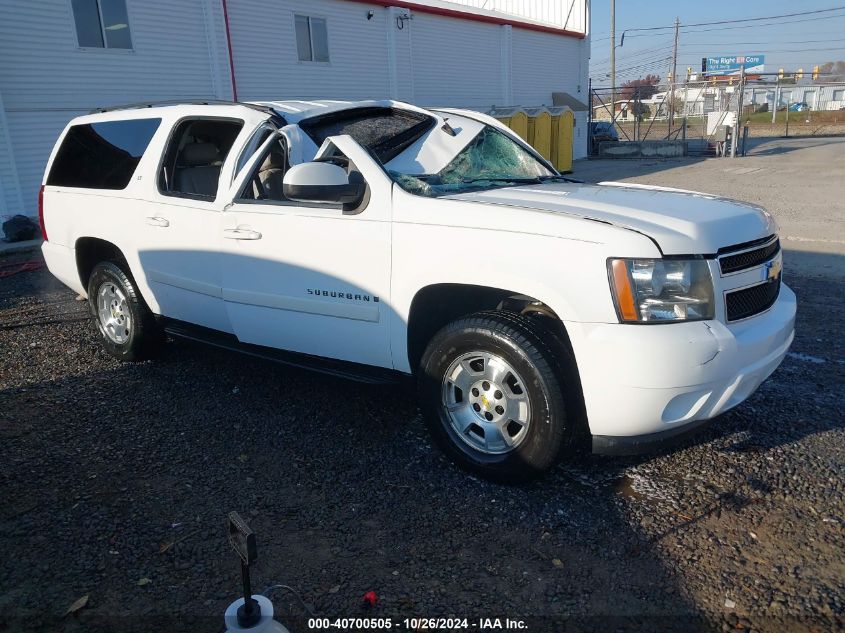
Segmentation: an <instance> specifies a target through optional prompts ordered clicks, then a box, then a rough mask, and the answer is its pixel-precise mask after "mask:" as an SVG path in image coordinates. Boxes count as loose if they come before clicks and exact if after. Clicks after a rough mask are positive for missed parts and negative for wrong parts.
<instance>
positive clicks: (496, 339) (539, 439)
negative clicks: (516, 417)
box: [417, 311, 577, 484]
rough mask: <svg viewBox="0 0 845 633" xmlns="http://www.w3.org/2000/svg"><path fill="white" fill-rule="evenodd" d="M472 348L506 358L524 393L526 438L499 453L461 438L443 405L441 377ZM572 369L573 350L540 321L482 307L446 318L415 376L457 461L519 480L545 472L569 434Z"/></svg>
mask: <svg viewBox="0 0 845 633" xmlns="http://www.w3.org/2000/svg"><path fill="white" fill-rule="evenodd" d="M477 351H481V352H486V353H490V354H495V355H496V356H498V357H499V358H501V359H503V360H504V361H506V362H507V363H508V364H510V366H511V367H512V368H513V369H514V370H515V371H516V372H517V373H518V374H519V375H520V377H521V378H522V383H524V386H525V389H524V392H525V393H526V394H527V396H528V398H529V402H530V415H529V416H528V425H527V428H526V430H525V434H524V437H523V438H522V440H521V441H520V443H519V444H517V445H516V446H515V447H514V448H512V449H509V451H508V452H505V453H503V454H490V453H489V452H485V451H484V450H478V449H477V448H476V447H475V446H473V445H471V443H470V442H467V441H466V440H464V439H463V438H462V437H461V436H460V435H459V433H458V431H457V430H456V429H455V428H453V424H452V422H451V419H450V417H449V414H448V412H447V411H446V403H445V396H444V393H446V391H445V389H446V388H445V387H444V376H445V375H446V373H447V371H448V370H449V368H450V366H451V365H452V363H453V362H455V361H456V360H457V359H459V358H461V357H462V356H463V355H465V354H469V353H471V352H477ZM573 371H574V372H575V374H574V375H575V376H577V369H576V368H575V364H574V360H573V359H572V355H571V353H570V352H568V349H562V348H560V346H559V345H558V339H557V338H556V337H554V336H551V335H550V332H548V331H547V330H546V329H545V328H544V327H543V326H542V324H541V323H540V322H539V321H538V320H535V319H531V318H528V317H526V316H522V315H519V314H515V313H513V312H505V311H492V312H480V313H477V314H474V315H470V316H467V317H465V318H461V319H458V320H456V321H453V322H452V323H449V324H448V325H446V326H445V327H444V328H443V329H442V330H440V331H439V332H438V333H437V334H436V335H435V336H434V337H433V338H432V340H431V342H430V343H429V345H428V347H427V348H426V350H425V353H424V354H423V356H422V359H421V361H420V367H419V372H418V377H417V379H418V388H419V396H420V406H421V409H422V412H423V417H424V418H425V420H426V423H427V425H428V427H429V430H430V431H431V434H432V436H433V438H434V440H435V442H436V443H437V445H438V446H439V447H440V448H441V449H442V450H443V452H444V453H446V454H447V455H448V456H449V457H450V458H451V459H452V460H453V461H454V462H455V463H457V464H458V465H459V466H461V467H462V468H464V469H466V470H468V471H470V472H472V473H475V474H478V475H480V476H482V477H484V478H486V479H490V480H493V481H496V482H499V483H514V484H515V483H522V482H525V481H529V480H531V479H534V478H537V477H538V476H541V475H542V474H544V473H545V472H547V471H548V470H549V469H550V468H551V467H552V466H553V465H554V464H555V462H556V461H557V459H558V456H559V455H560V453H561V450H562V449H563V448H564V446H566V445H567V444H568V443H569V440H570V438H571V437H572V428H571V426H570V422H569V418H568V416H567V407H566V398H565V392H566V393H567V394H569V395H571V396H572V397H577V393H576V392H573V391H571V390H570V389H569V388H568V387H567V385H566V378H567V376H569V377H571V376H572V375H573V374H572V372H573ZM473 406H474V405H473ZM485 406H487V405H486V401H485ZM476 411H478V409H476ZM482 414H483V415H487V414H486V413H483V411H482ZM481 424H483V421H481Z"/></svg>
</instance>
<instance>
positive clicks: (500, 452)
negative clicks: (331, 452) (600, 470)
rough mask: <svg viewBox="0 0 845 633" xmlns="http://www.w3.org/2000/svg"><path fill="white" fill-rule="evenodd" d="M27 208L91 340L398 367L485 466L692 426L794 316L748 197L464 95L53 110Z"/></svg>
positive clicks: (504, 471)
mask: <svg viewBox="0 0 845 633" xmlns="http://www.w3.org/2000/svg"><path fill="white" fill-rule="evenodd" d="M604 127H605V126H601V125H597V129H604ZM611 129H612V128H611ZM609 134H610V133H609V132H607V135H608V136H609ZM39 215H40V219H41V226H42V231H43V234H44V239H45V242H44V245H43V247H42V248H43V253H44V257H45V259H46V262H47V265H48V267H49V269H50V271H51V272H52V273H53V274H54V275H55V276H56V277H58V278H59V279H60V280H61V281H62V282H64V283H65V284H66V285H68V286H69V287H70V288H72V289H73V290H74V291H76V292H78V293H81V294H83V295H86V296H87V298H88V303H89V306H90V310H91V314H92V316H93V318H94V319H95V322H96V324H97V327H98V328H99V332H100V335H101V339H102V343H103V345H104V346H105V349H106V350H107V351H108V352H109V353H110V354H111V355H113V356H114V357H116V358H118V359H120V360H124V361H137V360H141V359H146V358H151V357H153V356H154V355H155V354H156V352H157V351H158V350H159V348H160V346H161V344H162V342H163V340H164V335H165V333H169V334H171V335H173V336H181V337H186V338H189V339H192V340H197V341H204V342H207V343H210V344H213V345H215V346H217V347H224V348H229V349H232V350H237V351H242V352H247V353H249V354H251V355H253V356H261V357H265V358H270V359H273V360H277V361H281V362H286V363H289V364H293V365H296V366H299V367H308V368H312V369H317V370H319V371H323V372H328V373H331V374H335V375H341V376H346V377H354V378H357V379H360V380H365V381H370V382H372V381H385V380H395V379H396V378H397V376H399V377H401V376H412V377H413V378H414V379H415V380H416V383H417V387H418V393H419V401H420V405H421V408H422V412H423V417H424V419H425V421H426V423H427V425H428V427H429V429H430V431H431V433H432V435H433V437H434V439H435V441H436V442H437V444H439V445H440V446H441V447H442V449H443V450H444V451H445V452H446V453H447V454H448V455H449V456H450V457H451V458H452V459H453V460H454V461H456V462H457V463H459V464H460V465H461V466H463V467H465V468H467V469H469V470H471V471H473V472H476V473H478V474H481V475H483V476H486V477H490V478H493V479H497V480H503V481H508V482H512V481H518V480H523V479H526V478H529V477H532V476H535V475H537V474H540V473H542V472H544V471H546V470H548V469H549V468H550V467H551V466H552V465H553V464H554V463H555V462H556V461H557V460H558V459H560V458H561V457H562V456H565V455H568V454H569V452H568V449H569V448H571V447H573V446H576V445H580V444H581V443H586V444H587V445H588V446H589V447H591V448H592V450H594V451H595V452H601V453H617V454H618V453H629V452H638V451H641V450H644V449H646V448H649V447H653V446H659V445H663V444H664V443H665V442H666V441H667V440H670V439H674V438H676V437H678V436H680V435H682V434H684V433H686V432H689V431H691V430H693V429H694V428H696V427H698V426H700V425H701V424H703V423H704V422H706V421H707V420H710V419H712V418H714V417H715V416H717V415H719V414H720V413H722V412H723V411H726V410H728V409H730V408H731V407H734V406H736V405H737V404H739V403H740V402H742V401H743V400H745V399H746V398H748V397H749V396H750V395H751V394H752V393H753V392H754V391H755V389H757V387H758V386H759V385H760V383H761V382H762V381H763V380H765V379H766V377H767V376H769V374H771V373H772V372H773V371H774V370H775V368H776V367H777V366H778V365H779V364H780V362H781V361H782V360H783V358H784V356H785V354H786V352H787V349H788V348H789V346H790V344H791V342H792V339H793V329H794V320H795V309H796V304H795V295H794V294H793V293H792V291H791V290H790V289H789V288H788V287H787V286H786V285H784V284H783V283H781V250H780V243H779V241H778V235H777V226H776V224H775V222H774V219H773V218H772V216H771V215H769V214H768V213H767V212H766V211H764V210H763V209H760V208H759V207H756V206H754V205H751V204H747V203H738V202H733V201H731V200H727V199H723V198H719V197H716V196H710V195H706V194H700V193H694V192H690V191H680V190H673V189H664V188H660V187H651V186H643V185H627V184H622V183H602V184H599V185H588V184H583V183H579V182H577V181H573V180H571V179H568V178H565V177H563V176H561V175H560V174H558V173H557V172H555V170H554V168H553V167H552V166H551V165H550V164H549V163H548V161H546V160H545V159H544V158H543V157H542V156H540V155H539V154H538V153H537V152H536V151H535V150H534V149H533V148H531V146H529V145H528V144H527V143H525V142H524V141H523V140H522V139H521V138H520V137H519V136H517V135H516V134H514V133H513V132H512V131H511V130H509V129H508V128H506V127H505V126H503V125H502V124H501V123H499V122H498V121H496V120H495V119H493V118H491V117H489V116H486V115H483V114H479V113H477V112H472V111H468V110H456V109H427V110H426V109H422V108H418V107H415V106H412V105H408V104H403V103H398V102H394V101H368V102H357V103H344V102H336V101H326V102H314V101H309V102H291V101H279V102H266V103H217V104H213V103H212V104H207V103H185V104H179V105H158V106H156V105H148V106H144V107H137V106H134V107H127V108H123V109H120V108H118V109H112V110H108V111H101V112H97V113H93V114H90V115H87V116H82V117H78V118H76V119H74V120H72V121H71V122H70V123H69V124H68V125H67V127H66V128H65V130H64V131H63V132H62V133H61V135H60V137H59V139H58V141H57V142H56V146H55V148H54V149H53V152H52V154H51V156H50V158H49V161H48V164H47V169H46V173H45V176H44V180H43V184H42V187H41V190H40V193H39ZM123 388H126V386H124V387H123ZM114 404H115V407H117V414H118V415H119V407H120V406H121V401H120V399H119V398H117V399H115V401H114ZM361 415H362V416H366V415H367V412H366V411H363V410H362V411H361ZM305 422H306V423H307V421H305ZM410 422H412V421H410ZM341 435H342V434H341ZM341 435H339V436H338V437H339V438H340V437H341ZM339 441H340V440H339Z"/></svg>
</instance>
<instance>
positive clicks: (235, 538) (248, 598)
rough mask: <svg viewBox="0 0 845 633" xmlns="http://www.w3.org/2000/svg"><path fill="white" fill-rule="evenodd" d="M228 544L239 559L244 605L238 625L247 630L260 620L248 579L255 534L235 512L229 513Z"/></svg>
mask: <svg viewBox="0 0 845 633" xmlns="http://www.w3.org/2000/svg"><path fill="white" fill-rule="evenodd" d="M228 527H229V543H230V544H231V546H232V549H233V550H235V552H236V553H237V554H238V556H239V557H240V559H241V581H242V582H243V589H244V603H243V605H241V606H240V607H239V608H238V625H239V626H240V627H241V628H245V629H246V628H249V627H251V626H254V625H255V624H257V623H258V621H259V620H260V619H261V609H260V607H259V606H258V602H257V601H256V600H255V598H253V597H252V583H251V582H250V579H249V566H250V564H252V563H254V562H255V560H256V559H257V558H258V548H257V547H256V545H255V533H254V532H253V531H252V530H251V529H250V527H249V526H248V525H247V524H246V522H245V521H244V520H243V519H242V518H241V517H240V515H239V514H238V513H237V512H230V513H229V520H228Z"/></svg>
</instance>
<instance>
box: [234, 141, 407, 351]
mask: <svg viewBox="0 0 845 633" xmlns="http://www.w3.org/2000/svg"><path fill="white" fill-rule="evenodd" d="M349 140H350V141H351V139H349ZM352 143H354V142H352ZM355 148H358V149H360V147H359V146H357V144H355V146H354V148H349V151H347V149H346V148H344V153H346V154H347V156H349V155H350V152H352V153H355V152H354V150H355ZM350 157H351V158H352V159H353V161H354V162H355V163H356V165H357V166H358V168H359V169H360V170H361V172H362V173H363V174H364V177H365V179H366V180H367V182H368V184H369V186H370V190H371V196H370V201H369V203H368V205H367V207H366V208H365V209H364V210H363V211H362V212H360V213H358V214H356V215H345V214H344V213H343V211H342V210H341V209H340V208H327V207H307V206H299V205H297V204H295V203H291V202H284V203H280V202H272V201H236V202H234V203H233V204H232V205H230V206H228V207H227V208H226V210H225V211H224V213H223V227H222V232H221V237H222V239H221V240H220V241H221V242H222V243H223V245H222V251H223V259H222V262H221V264H222V279H223V284H222V286H223V291H222V292H223V299H224V300H225V303H226V307H227V311H228V315H229V319H230V321H231V323H232V329H233V332H234V333H235V335H236V336H237V337H238V339H239V340H240V341H242V342H245V343H253V344H257V345H265V346H269V347H275V348H280V349H286V350H291V351H295V352H302V353H306V354H312V355H316V356H324V357H327V358H336V359H340V360H347V361H353V362H358V363H365V364H369V365H376V366H381V367H392V361H391V358H390V345H389V340H390V337H389V323H390V319H389V314H388V311H389V310H390V304H389V297H388V293H389V289H390V243H391V242H390V240H391V231H390V222H389V218H390V181H389V180H388V179H387V177H386V176H385V175H384V174H383V173H382V172H381V171H380V170H379V169H378V168H377V167H376V168H375V172H369V171H365V169H364V168H363V167H362V163H363V162H364V161H367V162H368V163H371V159H370V158H369V156H368V155H366V153H365V152H364V151H363V150H361V154H360V156H355V157H352V156H350ZM373 166H374V165H373ZM232 231H238V233H233V232H232ZM227 232H228V233H227ZM239 236H243V237H246V238H247V239H239Z"/></svg>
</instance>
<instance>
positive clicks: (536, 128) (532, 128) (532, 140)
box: [525, 108, 552, 160]
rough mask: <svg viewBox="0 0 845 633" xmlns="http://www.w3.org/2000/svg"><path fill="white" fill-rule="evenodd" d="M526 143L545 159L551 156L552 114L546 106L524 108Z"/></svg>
mask: <svg viewBox="0 0 845 633" xmlns="http://www.w3.org/2000/svg"><path fill="white" fill-rule="evenodd" d="M525 113H526V114H527V115H528V143H529V145H531V146H532V147H533V148H534V149H536V150H537V152H538V153H539V154H540V155H541V156H542V157H543V158H545V159H546V160H551V157H552V115H551V114H550V113H549V110H548V109H547V108H526V110H525Z"/></svg>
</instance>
